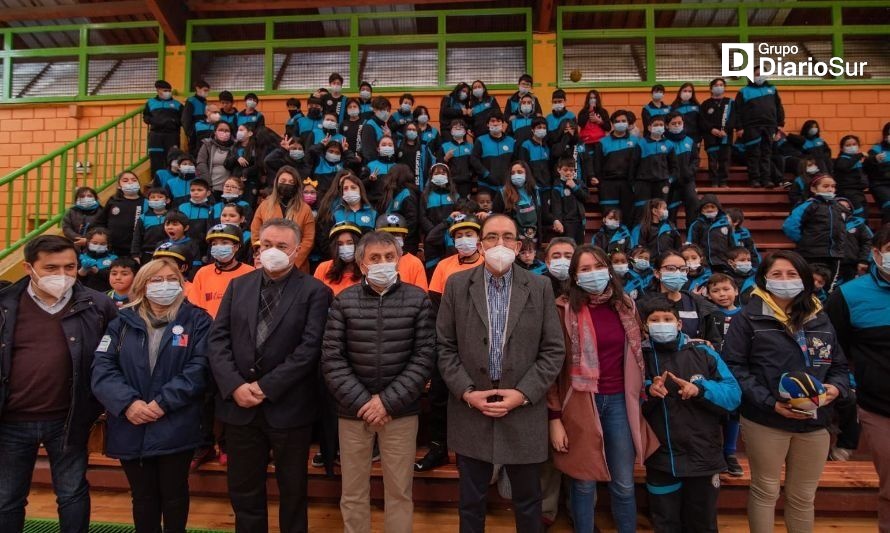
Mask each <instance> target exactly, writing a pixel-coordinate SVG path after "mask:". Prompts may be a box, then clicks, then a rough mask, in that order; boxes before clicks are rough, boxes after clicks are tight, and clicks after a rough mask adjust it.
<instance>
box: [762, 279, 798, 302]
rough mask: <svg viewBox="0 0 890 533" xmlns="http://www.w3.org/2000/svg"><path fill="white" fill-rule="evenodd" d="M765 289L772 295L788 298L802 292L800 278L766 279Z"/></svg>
mask: <svg viewBox="0 0 890 533" xmlns="http://www.w3.org/2000/svg"><path fill="white" fill-rule="evenodd" d="M766 290H767V291H769V292H770V293H771V294H772V295H773V296H777V297H779V298H785V299H787V300H790V299H792V298H794V297H796V296H797V295H798V294H800V293H801V292H803V280H801V279H768V280H766Z"/></svg>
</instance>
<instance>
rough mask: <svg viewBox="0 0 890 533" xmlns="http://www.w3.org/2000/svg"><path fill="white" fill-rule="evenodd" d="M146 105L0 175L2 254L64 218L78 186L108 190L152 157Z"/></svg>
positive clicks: (11, 250)
mask: <svg viewBox="0 0 890 533" xmlns="http://www.w3.org/2000/svg"><path fill="white" fill-rule="evenodd" d="M147 136H148V126H146V125H145V123H143V121H142V108H141V107H140V108H138V109H134V110H133V111H130V112H129V113H127V114H126V115H124V116H122V117H120V118H118V119H116V120H114V121H113V122H110V123H109V124H106V125H105V126H103V127H101V128H99V129H97V130H95V131H92V132H90V133H88V134H86V135H84V136H82V137H79V138H77V139H75V140H73V141H71V142H70V143H68V144H66V145H65V146H63V147H61V148H59V149H58V150H54V151H53V152H51V153H49V154H47V155H45V156H44V157H41V158H40V159H38V160H36V161H34V162H32V163H30V164H28V165H26V166H24V167H22V168H20V169H18V170H16V171H14V172H11V173H9V174H7V175H6V176H4V177H2V178H0V202H3V203H4V204H5V213H2V214H0V259H3V258H5V257H6V256H8V255H10V254H11V253H13V252H15V251H16V250H17V249H18V248H20V247H21V246H22V245H24V244H25V243H26V242H28V240H30V239H32V238H34V237H35V236H37V235H40V234H41V233H43V232H45V231H46V230H48V229H49V228H51V227H53V226H57V225H59V224H60V223H61V222H62V217H63V216H64V215H65V212H66V211H67V210H68V208H69V207H71V206H72V205H73V204H74V191H75V190H76V189H77V187H84V186H86V187H92V188H94V189H96V190H97V191H100V192H101V191H102V190H104V189H107V188H108V187H110V186H112V185H113V184H114V183H115V179H116V176H117V174H118V173H119V172H121V171H123V170H133V169H135V168H136V167H138V166H139V165H141V164H142V163H144V162H145V161H147V160H148V155H147V151H146V149H145V147H146V141H147Z"/></svg>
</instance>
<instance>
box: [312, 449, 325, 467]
mask: <svg viewBox="0 0 890 533" xmlns="http://www.w3.org/2000/svg"><path fill="white" fill-rule="evenodd" d="M323 466H324V458H323V457H322V455H321V452H316V453H315V455H314V456H313V457H312V467H313V468H321V467H323Z"/></svg>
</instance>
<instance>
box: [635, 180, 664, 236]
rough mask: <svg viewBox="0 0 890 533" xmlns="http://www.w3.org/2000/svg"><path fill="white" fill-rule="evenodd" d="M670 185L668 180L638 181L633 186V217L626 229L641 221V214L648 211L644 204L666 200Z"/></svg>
mask: <svg viewBox="0 0 890 533" xmlns="http://www.w3.org/2000/svg"><path fill="white" fill-rule="evenodd" d="M669 190H670V184H669V183H668V180H659V181H638V182H636V183H635V184H634V217H633V224H632V225H628V224H627V222H626V221H625V222H624V224H625V225H628V227H632V226H636V225H637V224H639V223H640V220H642V219H643V213H645V212H646V210H647V209H648V208H647V207H646V204H647V203H649V200H652V199H653V198H660V199H662V200H667V195H668V191H669Z"/></svg>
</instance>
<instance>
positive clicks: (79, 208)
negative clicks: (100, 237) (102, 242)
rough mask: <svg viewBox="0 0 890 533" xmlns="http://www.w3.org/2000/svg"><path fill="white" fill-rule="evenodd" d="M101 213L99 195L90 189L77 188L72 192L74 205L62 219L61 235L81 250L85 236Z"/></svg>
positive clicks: (84, 242) (84, 243)
mask: <svg viewBox="0 0 890 533" xmlns="http://www.w3.org/2000/svg"><path fill="white" fill-rule="evenodd" d="M101 212H102V205H100V204H99V195H98V194H97V193H96V190H95V189H93V188H91V187H78V188H77V190H76V191H74V205H73V206H71V207H69V208H68V211H67V212H66V213H65V216H64V218H62V234H63V235H65V237H68V239H70V240H72V241H74V245H75V246H77V247H78V248H79V249H81V248H83V247H84V246H85V245H86V243H87V241H86V234H87V232H88V231H89V230H90V228H92V227H93V226H94V225H95V220H96V219H97V218H99V214H100V213H101Z"/></svg>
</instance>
